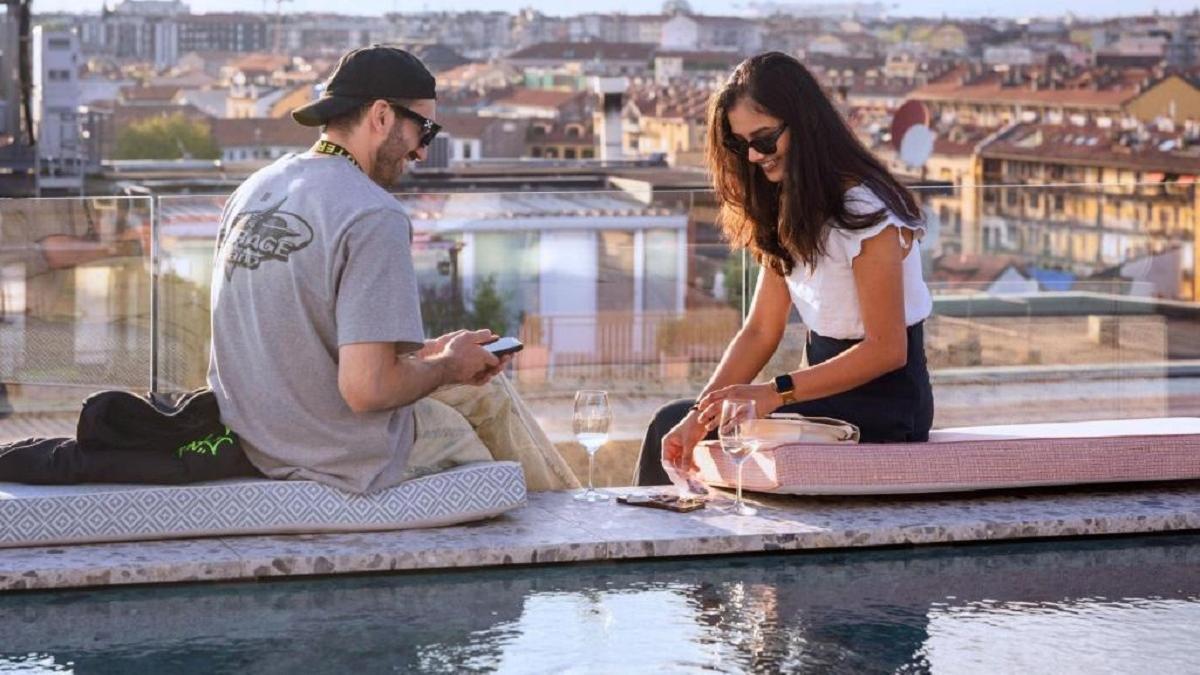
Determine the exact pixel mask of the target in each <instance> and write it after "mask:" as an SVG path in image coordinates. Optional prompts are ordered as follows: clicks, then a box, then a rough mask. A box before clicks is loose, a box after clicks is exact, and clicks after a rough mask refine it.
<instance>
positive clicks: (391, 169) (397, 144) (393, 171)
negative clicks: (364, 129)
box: [370, 120, 409, 189]
mask: <svg viewBox="0 0 1200 675" xmlns="http://www.w3.org/2000/svg"><path fill="white" fill-rule="evenodd" d="M408 155H409V150H408V149H407V148H405V143H404V138H403V137H402V136H401V134H400V123H399V120H397V123H396V124H394V125H393V126H392V131H391V133H389V134H388V137H387V140H385V141H384V142H383V144H382V145H380V146H379V149H378V150H376V151H375V159H374V161H373V162H371V173H370V178H371V180H373V181H375V184H376V185H378V186H379V187H382V188H384V189H386V188H390V187H392V186H393V185H395V184H396V179H398V178H400V174H401V173H402V172H403V171H404V165H403V161H404V159H405V158H406V157H408Z"/></svg>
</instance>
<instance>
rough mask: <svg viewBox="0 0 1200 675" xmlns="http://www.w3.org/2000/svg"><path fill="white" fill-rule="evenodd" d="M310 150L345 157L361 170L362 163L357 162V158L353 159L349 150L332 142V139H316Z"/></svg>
mask: <svg viewBox="0 0 1200 675" xmlns="http://www.w3.org/2000/svg"><path fill="white" fill-rule="evenodd" d="M312 151H313V152H316V153H319V154H322V155H334V156H335V157H345V158H346V159H348V160H350V163H351V164H353V165H354V166H356V167H358V170H359V171H362V170H363V168H362V165H361V164H359V163H358V160H357V159H354V155H352V154H350V151H349V150H347V149H345V148H343V147H342V146H340V145H338V144H337V143H334V142H333V141H326V140H320V141H317V144H316V145H314V146H313V147H312ZM364 173H365V172H364Z"/></svg>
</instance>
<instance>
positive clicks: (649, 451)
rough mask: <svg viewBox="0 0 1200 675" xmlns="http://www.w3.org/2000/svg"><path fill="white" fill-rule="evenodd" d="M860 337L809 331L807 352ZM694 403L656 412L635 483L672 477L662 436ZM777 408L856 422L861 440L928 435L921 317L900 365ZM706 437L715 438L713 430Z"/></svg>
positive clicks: (824, 357) (819, 358)
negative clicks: (664, 460) (824, 394)
mask: <svg viewBox="0 0 1200 675" xmlns="http://www.w3.org/2000/svg"><path fill="white" fill-rule="evenodd" d="M858 342H859V341H858V340H838V339H835V338H829V337H825V336H823V335H817V334H816V333H814V332H812V331H809V334H808V344H807V345H805V353H806V354H807V356H808V363H809V365H812V366H815V365H817V364H819V363H823V362H825V361H828V360H829V359H831V358H833V357H835V356H837V355H838V354H841V353H842V352H844V351H846V350H847V349H850V348H851V347H853V346H854V345H855V344H858ZM693 403H695V401H694V400H691V399H683V400H679V401H672V402H671V403H668V404H667V405H665V406H663V407H662V408H660V409H659V410H658V412H657V413H655V415H654V419H653V421H651V422H650V427H649V428H648V429H647V430H646V438H645V440H644V441H643V442H642V453H641V456H640V457H639V458H638V474H637V484H638V485H665V484H667V483H669V482H670V480H669V479H668V478H667V472H666V471H664V470H663V468H662V463H661V457H662V437H663V436H665V435H666V433H667V432H668V431H670V430H671V429H672V428H673V427H674V426H675V425H676V424H679V422H680V421H682V420H683V418H684V417H687V413H688V409H689V408H691V406H692V404H693ZM775 412H781V413H783V412H787V413H799V414H801V415H808V416H812V417H833V418H836V419H840V420H845V421H847V422H850V423H851V424H854V425H855V426H857V427H858V429H859V431H860V432H861V434H862V439H861V440H862V442H863V443H900V442H919V441H927V440H929V428H930V427H931V426H933V388H932V387H931V386H930V384H929V367H928V365H927V364H926V362H925V328H924V322H919V323H916V324H914V325H912V326H909V327H908V363H907V364H905V366H904V367H903V368H899V369H897V370H893V371H892V372H890V373H886V374H884V375H881V376H879V377H877V378H875V379H874V380H871V381H870V382H867V383H866V384H863V385H861V386H859V387H856V388H854V389H851V390H850V391H847V392H843V393H841V394H835V395H833V396H828V397H826V398H820V399H816V400H812V401H803V402H801V403H793V404H792V405H786V406H783V407H782V408H779V409H778V410H776V411H775ZM708 438H709V439H710V440H711V439H715V438H716V431H715V430H714V431H713V432H711V433H710V434H709V436H708Z"/></svg>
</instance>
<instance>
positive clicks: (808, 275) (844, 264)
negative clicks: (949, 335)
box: [786, 185, 933, 340]
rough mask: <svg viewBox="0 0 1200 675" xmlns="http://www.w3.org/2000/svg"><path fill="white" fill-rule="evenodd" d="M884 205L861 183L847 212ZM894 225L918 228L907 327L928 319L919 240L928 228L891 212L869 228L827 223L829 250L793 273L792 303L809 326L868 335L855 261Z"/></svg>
mask: <svg viewBox="0 0 1200 675" xmlns="http://www.w3.org/2000/svg"><path fill="white" fill-rule="evenodd" d="M882 208H885V207H884V205H883V202H882V201H880V199H879V198H878V197H877V196H875V193H874V192H872V191H871V190H870V189H869V188H867V187H865V186H862V185H857V186H855V187H852V188H850V189H849V190H847V191H846V210H847V211H849V212H850V213H852V214H865V213H874V212H876V211H878V210H880V209H882ZM892 225H895V226H896V227H897V228H903V229H906V230H912V232H913V237H912V246H911V249H910V250H908V251H907V255H905V257H904V262H903V265H902V267H903V279H904V322H905V325H908V326H911V325H913V324H915V323H918V322H920V321H923V320H924V319H925V318H926V317H928V316H929V314H930V313H931V312H932V311H933V298H931V297H930V295H929V287H928V286H926V285H925V279H924V277H923V276H922V274H921V250H920V241H919V240H920V238H921V237H923V236H925V227H924V226H923V225H921V224H917V225H915V226H914V225H909V224H908V223H906V222H904V221H903V220H902V219H901V218H900V217H899V216H897V215H896V214H895V213H893V212H892V211H890V210H887V211H885V213H884V218H883V219H882V220H881V221H879V223H878V224H876V225H873V226H871V227H868V228H866V229H862V230H846V229H842V228H839V227H833V226H828V227H826V228H825V254H824V255H822V256H821V257H820V258H818V259H817V264H816V265H815V266H814V267H813V269H811V270H810V269H809V268H808V266H806V265H803V264H798V265H796V267H795V268H794V269H793V270H792V273H791V274H790V275H789V276H788V277H787V279H786V281H787V287H788V291H790V292H791V295H792V302H793V303H794V304H795V305H796V309H797V310H798V311H799V312H800V318H801V319H803V321H804V325H805V326H808V328H809V330H812V331H815V332H816V333H817V334H819V335H823V336H825V337H831V338H837V339H841V340H857V339H862V338H863V337H865V336H866V335H865V332H864V331H863V322H862V310H861V309H860V308H859V306H858V288H857V286H856V284H855V282H854V271H853V269H852V268H851V265H852V264H853V262H854V259H855V258H856V257H858V254H859V253H861V252H862V243H863V241H864V240H866V239H870V238H871V237H874V236H875V235H877V234H879V233H880V232H882V231H883V230H884V228H887V227H889V226H892ZM900 245H901V246H904V247H905V248H908V247H907V246H906V244H905V242H904V237H901V238H900Z"/></svg>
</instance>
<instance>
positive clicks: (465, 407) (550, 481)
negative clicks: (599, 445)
mask: <svg viewBox="0 0 1200 675" xmlns="http://www.w3.org/2000/svg"><path fill="white" fill-rule="evenodd" d="M413 409H414V411H415V416H416V427H417V439H416V443H415V444H414V445H413V450H412V454H411V455H410V457H409V461H408V464H409V467H410V468H409V473H410V474H411V475H412V476H419V475H424V474H428V473H431V472H436V471H442V470H445V469H448V468H450V467H452V466H455V465H458V464H465V463H467V462H478V461H486V460H491V459H495V460H507V461H513V462H519V463H520V464H521V468H523V469H524V470H525V484H526V486H527V488H528V489H529V490H530V491H531V492H539V491H545V490H569V489H574V488H578V487H580V484H579V479H577V478H576V477H575V474H574V473H573V472H572V471H571V468H570V467H569V466H567V462H566V460H564V459H563V458H562V455H560V454H558V450H557V449H555V447H554V444H553V443H551V442H550V439H549V438H547V437H546V434H545V432H543V431H542V428H541V427H540V426H538V423H537V421H536V420H535V419H534V418H533V415H532V414H531V413H530V412H529V408H527V407H526V406H525V402H524V401H522V400H521V397H520V395H519V394H517V392H516V390H515V389H513V387H512V384H510V383H509V381H508V378H506V377H504V375H497V376H496V377H494V378H492V381H491V382H489V383H488V384H485V385H483V386H482V387H474V386H470V385H454V386H450V387H442V388H441V389H438V390H437V391H435V392H433V394H432V395H430V396H429V397H428V398H424V399H421V400H420V401H418V402H417V403H416V405H415V406H414V407H413Z"/></svg>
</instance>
